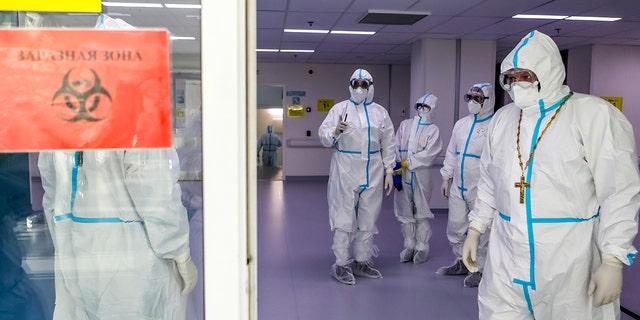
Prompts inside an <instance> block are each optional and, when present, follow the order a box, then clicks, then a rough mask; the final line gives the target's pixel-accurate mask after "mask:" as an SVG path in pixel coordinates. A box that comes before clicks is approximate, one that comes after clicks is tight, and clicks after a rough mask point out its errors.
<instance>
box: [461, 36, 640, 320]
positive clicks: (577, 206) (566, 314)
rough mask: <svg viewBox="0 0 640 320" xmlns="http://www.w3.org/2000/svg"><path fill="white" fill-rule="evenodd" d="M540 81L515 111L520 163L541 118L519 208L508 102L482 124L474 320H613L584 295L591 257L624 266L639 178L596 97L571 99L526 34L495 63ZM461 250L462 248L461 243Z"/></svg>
mask: <svg viewBox="0 0 640 320" xmlns="http://www.w3.org/2000/svg"><path fill="white" fill-rule="evenodd" d="M511 68H525V69H529V70H531V71H533V72H535V74H536V75H537V77H538V80H539V82H540V88H541V90H540V92H539V94H540V97H541V99H539V100H538V104H537V105H535V104H534V105H532V106H531V107H526V108H523V109H522V124H521V133H520V148H521V152H522V161H523V163H524V162H525V161H526V159H528V158H529V154H530V153H531V149H532V148H533V145H534V144H535V143H536V140H537V139H538V137H539V136H540V135H541V133H542V131H543V129H544V128H545V126H546V124H547V123H548V122H549V121H550V119H551V117H552V115H553V114H554V112H555V111H556V109H557V108H558V107H559V106H560V105H561V104H562V103H563V102H565V104H564V106H562V109H561V110H560V112H559V113H558V114H557V117H556V119H555V120H554V121H553V123H552V124H551V125H550V126H549V128H548V130H547V131H546V133H545V134H544V135H543V136H542V138H541V140H540V142H539V144H538V147H537V149H535V155H534V158H533V159H532V160H531V163H530V164H529V166H528V168H527V169H526V171H525V173H524V174H525V179H526V181H527V182H528V183H530V187H528V188H525V189H526V191H525V200H524V203H522V204H521V203H520V191H519V188H516V187H514V183H515V182H519V181H520V176H521V169H520V166H519V164H518V156H517V151H516V136H517V130H518V129H517V127H518V118H519V116H520V114H521V108H522V107H518V106H516V105H515V104H513V103H512V104H509V105H507V106H505V107H504V108H502V109H500V110H499V111H498V112H496V114H495V116H494V117H493V119H492V121H491V123H490V125H489V133H488V134H489V136H488V141H487V145H486V147H485V149H484V151H483V154H482V158H481V177H480V182H479V184H478V196H477V197H478V198H477V201H476V205H475V208H474V210H473V211H472V212H471V213H470V215H469V218H470V220H471V222H470V227H472V228H474V229H478V230H479V231H480V232H481V233H482V232H484V231H485V229H486V227H488V226H491V229H492V230H491V236H490V240H489V250H488V256H487V263H486V265H485V272H484V275H483V279H482V282H481V283H480V287H479V291H478V304H479V311H480V319H508V320H514V319H534V316H535V319H585V320H589V319H618V317H619V300H616V301H614V303H610V304H606V305H604V306H602V307H595V306H594V304H593V301H592V297H589V296H588V295H587V286H588V284H589V281H590V279H591V277H592V273H593V272H594V271H595V270H596V269H597V268H598V267H599V266H600V264H601V255H602V256H604V255H610V256H613V257H615V258H617V259H618V260H620V261H621V262H622V263H624V264H627V265H629V264H631V263H632V262H633V258H634V257H635V256H636V254H637V251H636V249H635V248H634V247H633V245H632V242H633V239H634V237H635V236H636V233H637V232H638V209H639V208H640V195H639V193H640V176H639V173H638V157H637V153H636V144H635V141H634V136H633V129H632V127H631V125H630V123H629V122H628V121H627V119H626V118H625V117H624V115H623V114H622V113H621V112H620V111H618V110H617V109H616V108H614V107H613V106H612V105H610V104H609V103H607V102H605V101H604V100H602V99H600V98H598V97H594V96H590V95H585V94H579V93H574V94H573V95H572V96H571V93H570V90H569V88H568V87H567V86H564V85H562V82H563V80H564V78H565V71H564V66H563V63H562V59H561V57H560V53H559V50H558V47H557V46H556V44H555V43H554V42H553V40H552V39H551V38H549V37H548V36H547V35H545V34H542V33H540V32H538V31H532V32H531V33H529V34H528V35H527V36H525V37H524V38H523V39H522V40H521V41H520V43H519V44H518V45H517V46H516V47H515V48H514V50H513V51H511V53H509V55H508V56H507V57H506V58H505V59H504V61H503V62H502V66H501V69H502V72H504V71H505V70H509V69H511ZM465 250H466V245H465Z"/></svg>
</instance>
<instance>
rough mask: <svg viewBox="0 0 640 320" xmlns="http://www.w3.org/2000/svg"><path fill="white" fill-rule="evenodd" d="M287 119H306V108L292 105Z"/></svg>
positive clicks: (288, 109) (289, 107) (288, 110)
mask: <svg viewBox="0 0 640 320" xmlns="http://www.w3.org/2000/svg"><path fill="white" fill-rule="evenodd" d="M287 117H289V118H304V106H301V105H290V106H288V107H287Z"/></svg>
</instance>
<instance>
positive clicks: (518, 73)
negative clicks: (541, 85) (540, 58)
mask: <svg viewBox="0 0 640 320" xmlns="http://www.w3.org/2000/svg"><path fill="white" fill-rule="evenodd" d="M498 81H499V82H500V86H501V87H502V89H504V90H506V91H509V90H511V87H512V86H513V84H514V83H515V82H517V83H518V85H519V86H521V87H523V88H529V87H532V86H534V85H537V83H536V81H538V77H537V76H536V74H535V73H533V71H531V70H528V69H519V68H514V69H509V70H507V71H505V72H503V73H501V74H500V76H499V78H498Z"/></svg>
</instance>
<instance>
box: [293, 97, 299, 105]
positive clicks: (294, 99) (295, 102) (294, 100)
mask: <svg viewBox="0 0 640 320" xmlns="http://www.w3.org/2000/svg"><path fill="white" fill-rule="evenodd" d="M291 104H300V97H298V96H293V97H291Z"/></svg>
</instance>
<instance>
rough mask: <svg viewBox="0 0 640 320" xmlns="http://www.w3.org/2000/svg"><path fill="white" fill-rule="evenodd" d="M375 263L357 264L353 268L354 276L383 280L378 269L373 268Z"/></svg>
mask: <svg viewBox="0 0 640 320" xmlns="http://www.w3.org/2000/svg"><path fill="white" fill-rule="evenodd" d="M372 266H373V263H371V262H357V261H356V263H355V264H354V267H353V274H354V275H356V276H360V277H365V278H372V279H378V278H382V274H381V273H380V271H378V269H375V268H373V267H372Z"/></svg>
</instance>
